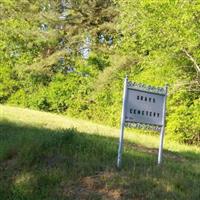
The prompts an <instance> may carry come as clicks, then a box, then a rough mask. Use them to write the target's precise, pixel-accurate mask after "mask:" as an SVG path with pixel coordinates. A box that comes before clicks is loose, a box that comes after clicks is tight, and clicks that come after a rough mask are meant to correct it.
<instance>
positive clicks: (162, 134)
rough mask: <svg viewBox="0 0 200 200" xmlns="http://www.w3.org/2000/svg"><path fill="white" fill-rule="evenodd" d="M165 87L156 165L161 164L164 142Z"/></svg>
mask: <svg viewBox="0 0 200 200" xmlns="http://www.w3.org/2000/svg"><path fill="white" fill-rule="evenodd" d="M167 89H168V88H167V86H165V91H166V94H165V98H164V106H163V118H162V119H163V121H162V128H161V132H160V145H159V151H158V165H160V164H161V163H162V154H163V142H164V135H165V116H166V101H167Z"/></svg>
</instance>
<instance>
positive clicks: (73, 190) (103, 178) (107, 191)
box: [62, 172, 123, 200]
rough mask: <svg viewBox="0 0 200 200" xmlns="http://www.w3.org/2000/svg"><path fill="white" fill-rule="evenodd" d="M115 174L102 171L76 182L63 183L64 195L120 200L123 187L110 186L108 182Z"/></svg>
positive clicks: (78, 197)
mask: <svg viewBox="0 0 200 200" xmlns="http://www.w3.org/2000/svg"><path fill="white" fill-rule="evenodd" d="M114 176H115V173H114V172H103V173H102V172H101V173H99V174H97V175H95V176H87V177H84V178H82V179H81V180H79V181H78V182H77V183H76V184H75V183H73V184H71V185H70V186H69V183H68V184H67V185H68V187H67V185H62V192H63V195H64V196H66V197H68V198H71V199H74V200H79V199H81V200H82V199H83V200H84V199H105V200H120V199H122V196H123V193H122V191H121V189H118V188H116V189H115V188H109V187H108V185H107V182H108V181H109V180H110V179H112V178H113V177H114Z"/></svg>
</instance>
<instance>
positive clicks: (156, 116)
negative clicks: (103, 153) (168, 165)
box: [117, 77, 167, 167]
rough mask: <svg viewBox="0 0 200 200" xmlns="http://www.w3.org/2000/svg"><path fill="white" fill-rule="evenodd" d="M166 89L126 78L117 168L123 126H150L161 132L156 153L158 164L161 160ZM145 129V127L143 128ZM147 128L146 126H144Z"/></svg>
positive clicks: (119, 158) (121, 146)
mask: <svg viewBox="0 0 200 200" xmlns="http://www.w3.org/2000/svg"><path fill="white" fill-rule="evenodd" d="M166 97H167V87H165V88H158V87H152V86H146V85H144V84H138V83H131V82H129V81H128V78H127V77H126V79H125V82H124V95H123V106H122V116H121V130H120V141H119V149H118V160H117V166H118V167H120V164H121V154H122V148H123V135H124V126H125V125H130V124H140V125H150V127H152V128H156V127H157V128H158V130H160V132H161V137H160V146H159V153H158V164H160V163H161V160H162V149H163V139H164V128H165V110H166ZM144 127H145V126H144ZM146 127H147V126H146Z"/></svg>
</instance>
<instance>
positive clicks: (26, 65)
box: [0, 0, 200, 144]
mask: <svg viewBox="0 0 200 200" xmlns="http://www.w3.org/2000/svg"><path fill="white" fill-rule="evenodd" d="M199 6H200V5H199V2H198V1H193V2H189V1H165V0H164V1H155V0H142V1H131V0H125V1H124V0H118V1H110V0H106V1H105V0H104V1H102V0H94V1H86V0H81V1H77V0H71V1H48V0H45V1H41V0H36V1H31V0H19V1H12V0H4V1H2V3H1V5H0V11H1V12H0V18H1V21H0V49H1V50H0V63H1V64H0V102H1V103H8V104H13V105H20V106H24V107H31V108H35V109H40V110H45V111H51V112H58V113H64V114H67V115H70V116H74V117H81V118H85V119H90V120H93V121H97V122H101V123H104V124H109V125H112V126H119V121H120V112H121V100H122V87H123V85H122V83H123V78H124V76H125V74H128V76H129V79H130V80H132V81H137V82H143V83H146V84H149V85H154V86H163V85H165V84H166V83H167V84H169V96H168V113H167V132H166V134H167V136H168V137H169V138H171V139H175V140H178V141H179V142H184V143H189V144H193V143H196V144H197V143H199V138H200V133H199V130H200V125H199V116H200V114H199V101H200V91H199V88H200V85H199V72H198V67H199V65H198V63H200V54H199V50H198V49H199V45H200V43H199V41H200V40H199V28H200V23H199V16H200V15H199V14H200V13H199Z"/></svg>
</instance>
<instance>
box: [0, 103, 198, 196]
mask: <svg viewBox="0 0 200 200" xmlns="http://www.w3.org/2000/svg"><path fill="white" fill-rule="evenodd" d="M118 135H119V130H118V129H115V128H111V127H106V126H102V125H98V124H94V123H91V122H87V121H83V120H77V119H71V118H66V117H63V116H59V115H55V114H49V113H44V112H38V111H32V110H28V109H21V108H14V107H8V106H0V200H7V199H12V200H26V199H27V200H40V199H41V200H44V199H52V200H55V199H59V200H60V199H61V200H62V199H72V200H76V199H91V200H96V199H112V200H113V199H114V200H115V199H136V200H142V199H152V200H155V199H159V200H160V199H162V200H163V199H169V200H172V199H177V200H182V199H186V200H193V199H194V200H199V199H200V149H199V148H198V147H197V146H187V145H181V144H178V143H175V142H172V141H168V140H166V141H165V146H164V147H165V150H164V162H163V165H162V166H160V167H158V166H157V164H156V163H157V147H158V143H159V137H158V136H151V135H144V134H141V133H137V132H136V131H131V130H126V132H125V144H124V154H123V168H122V169H121V170H120V171H119V170H117V169H116V157H117V148H118Z"/></svg>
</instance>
